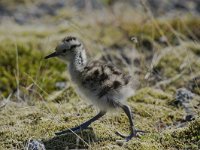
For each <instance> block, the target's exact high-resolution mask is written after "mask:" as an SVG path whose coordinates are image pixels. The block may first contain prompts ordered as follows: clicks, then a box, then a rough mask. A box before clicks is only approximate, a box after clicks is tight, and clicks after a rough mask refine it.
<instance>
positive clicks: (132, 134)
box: [116, 104, 145, 141]
mask: <svg viewBox="0 0 200 150" xmlns="http://www.w3.org/2000/svg"><path fill="white" fill-rule="evenodd" d="M119 106H120V107H121V108H122V109H123V110H124V112H125V114H126V115H127V116H128V119H129V123H130V134H129V135H128V136H125V135H123V134H121V133H119V132H116V134H117V135H119V136H121V137H122V138H125V140H126V141H129V140H130V139H131V138H132V137H137V133H138V132H142V133H144V132H145V131H142V130H136V129H135V127H134V123H133V115H132V113H131V109H130V107H129V106H127V105H121V104H120V105H119Z"/></svg>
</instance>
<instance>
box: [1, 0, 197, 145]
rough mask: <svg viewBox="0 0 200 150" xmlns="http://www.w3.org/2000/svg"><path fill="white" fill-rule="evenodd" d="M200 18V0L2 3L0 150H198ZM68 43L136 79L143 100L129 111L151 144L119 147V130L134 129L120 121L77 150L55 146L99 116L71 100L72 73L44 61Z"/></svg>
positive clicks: (19, 0)
mask: <svg viewBox="0 0 200 150" xmlns="http://www.w3.org/2000/svg"><path fill="white" fill-rule="evenodd" d="M199 16H200V1H199V0H124V1H120V0H57V1H53V0H46V1H45V0H37V1H36V0H0V114H1V115H0V120H1V121H0V135H1V137H0V148H2V149H23V148H26V147H27V141H28V142H30V139H42V142H43V143H44V145H45V147H46V149H64V148H66V147H68V148H75V147H79V148H91V147H92V148H94V149H99V148H106V147H108V148H112V149H128V148H129V149H134V148H135V149H138V148H141V147H142V148H143V149H176V148H177V149H184V148H185V149H187V148H189V149H198V148H200V147H199V145H200V143H199V135H200V133H199V127H200V120H199V113H200V111H199V110H200V109H199V107H200V101H199V99H200V98H199V94H200V90H199V86H200V71H199V68H200V59H199V56H200V43H199V40H200V17H199ZM68 35H74V36H77V37H79V38H80V39H81V40H82V41H83V43H84V45H85V47H86V49H87V52H88V56H89V58H91V59H102V60H103V61H105V62H111V63H113V64H114V65H116V66H117V67H118V68H120V69H122V70H124V71H126V72H129V73H130V74H131V75H132V76H133V77H134V79H135V80H136V81H137V83H138V87H137V90H138V91H137V92H136V95H135V96H133V97H131V98H130V99H129V100H128V103H129V104H130V106H131V108H132V109H133V110H134V112H135V116H136V117H135V118H136V126H137V127H138V128H141V129H144V130H149V131H150V132H151V134H149V135H146V136H144V138H142V139H141V141H139V140H133V141H130V142H129V143H127V144H125V145H123V146H119V145H117V144H116V143H115V142H114V141H115V140H116V139H117V138H118V137H117V136H116V135H115V134H114V130H115V127H116V128H118V129H120V130H122V131H124V129H128V126H125V124H126V118H125V120H124V117H125V116H124V115H123V114H121V115H120V116H118V117H117V116H115V117H114V118H112V117H107V118H106V119H105V120H104V121H103V120H102V121H100V122H99V124H96V125H94V129H95V131H94V133H85V134H84V135H80V137H81V138H82V140H80V141H82V142H80V143H78V144H77V143H76V142H77V141H76V140H75V141H74V140H73V138H71V137H70V139H69V136H67V137H65V138H66V139H65V140H64V141H65V142H64V141H63V139H56V140H57V141H56V142H55V140H54V139H53V140H52V139H51V138H52V137H53V135H54V132H55V131H57V130H60V129H63V128H66V127H72V126H74V125H75V124H79V123H80V122H82V121H83V120H87V118H90V117H91V116H93V115H94V114H95V111H94V110H93V109H92V108H91V107H90V106H88V105H86V104H85V103H84V102H83V101H81V100H80V98H79V97H78V96H77V95H76V93H75V92H74V89H73V87H72V85H71V83H70V80H69V76H68V74H67V71H66V65H65V64H63V63H62V62H60V61H59V60H57V59H52V60H44V59H43V58H44V56H45V55H47V54H49V53H50V52H52V51H54V49H55V46H56V44H57V43H58V42H59V41H60V40H61V39H62V38H64V37H65V36H68ZM138 81H139V82H138ZM77 104H78V106H77ZM86 112H87V113H86ZM85 113H86V114H85ZM77 118H78V119H77ZM196 118H197V119H196ZM144 122H145V124H144ZM187 122H189V123H188V124H187ZM106 124H111V126H108V125H106ZM100 126H101V127H100ZM182 127H184V129H183V128H182ZM191 130H192V132H191ZM105 133H108V134H105ZM96 135H97V136H96ZM71 136H72V135H71ZM88 137H89V138H88ZM74 138H75V139H76V138H77V137H76V136H75V137H74ZM96 139H103V141H102V142H99V143H97V142H94V141H96ZM70 140H72V141H70ZM67 141H70V142H67ZM83 141H84V142H83ZM97 141H98V140H97Z"/></svg>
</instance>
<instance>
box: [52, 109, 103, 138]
mask: <svg viewBox="0 0 200 150" xmlns="http://www.w3.org/2000/svg"><path fill="white" fill-rule="evenodd" d="M105 114H106V112H104V111H100V112H99V113H98V114H97V115H96V116H94V117H93V118H91V119H90V120H88V121H86V122H84V123H82V124H81V125H79V126H77V127H74V128H71V129H66V130H63V131H60V132H56V133H55V134H56V135H61V134H65V133H67V132H70V131H71V132H72V131H73V132H77V131H80V130H83V129H86V128H87V127H88V126H89V125H90V124H91V123H93V122H94V121H96V120H98V119H99V118H101V117H102V116H104V115H105Z"/></svg>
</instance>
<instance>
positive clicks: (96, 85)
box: [45, 36, 143, 141]
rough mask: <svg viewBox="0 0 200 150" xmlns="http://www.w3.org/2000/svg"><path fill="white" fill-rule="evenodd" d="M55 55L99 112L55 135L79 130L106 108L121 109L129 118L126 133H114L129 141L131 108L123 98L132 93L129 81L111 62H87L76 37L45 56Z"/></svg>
mask: <svg viewBox="0 0 200 150" xmlns="http://www.w3.org/2000/svg"><path fill="white" fill-rule="evenodd" d="M51 57H58V58H60V59H62V60H63V61H64V62H66V63H67V64H68V69H69V74H70V77H71V80H72V82H73V83H74V85H75V89H76V90H77V92H78V93H79V94H80V95H82V96H84V97H85V99H86V100H89V101H90V102H91V103H92V104H94V105H95V106H97V107H98V108H99V110H100V111H99V113H98V114H97V115H96V116H94V117H93V118H91V119H89V120H88V121H86V122H84V123H82V124H81V125H79V126H77V127H74V128H71V129H69V130H68V129H67V130H63V131H60V132H57V133H56V134H57V135H60V134H65V133H67V132H68V131H70V132H71V131H73V132H75V131H80V130H82V129H85V128H87V127H88V126H89V125H90V124H91V123H92V122H94V121H95V120H98V119H99V118H101V117H102V116H103V115H105V114H106V112H108V111H109V110H116V109H115V108H118V107H119V108H122V109H123V110H124V112H125V113H126V115H127V116H128V118H129V122H130V131H131V132H130V134H129V135H128V136H124V135H122V134H121V133H119V132H116V134H117V135H119V136H121V137H123V138H125V140H126V141H129V140H130V139H131V138H132V137H135V136H137V132H143V131H141V130H136V129H135V128H134V124H133V116H132V113H131V109H130V108H129V106H128V105H126V104H125V100H126V99H127V97H129V96H131V95H133V94H134V89H133V80H132V78H131V76H130V75H129V74H126V73H124V72H122V71H120V70H119V69H117V67H115V66H113V65H112V64H108V63H105V62H102V61H99V60H95V61H90V62H88V61H87V55H86V51H85V48H84V46H83V44H82V43H81V42H80V40H78V39H77V38H76V37H72V36H68V37H66V38H64V39H63V40H62V41H61V42H60V43H59V44H58V45H57V47H56V49H55V52H53V53H52V54H50V55H48V56H46V57H45V59H48V58H51Z"/></svg>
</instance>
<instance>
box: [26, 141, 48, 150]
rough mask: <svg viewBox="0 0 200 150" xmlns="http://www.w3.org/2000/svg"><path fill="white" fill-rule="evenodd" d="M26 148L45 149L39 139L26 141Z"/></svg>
mask: <svg viewBox="0 0 200 150" xmlns="http://www.w3.org/2000/svg"><path fill="white" fill-rule="evenodd" d="M26 149H27V150H46V148H45V146H44V144H43V143H42V142H41V141H39V140H30V141H28V144H27V147H26Z"/></svg>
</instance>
